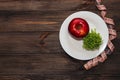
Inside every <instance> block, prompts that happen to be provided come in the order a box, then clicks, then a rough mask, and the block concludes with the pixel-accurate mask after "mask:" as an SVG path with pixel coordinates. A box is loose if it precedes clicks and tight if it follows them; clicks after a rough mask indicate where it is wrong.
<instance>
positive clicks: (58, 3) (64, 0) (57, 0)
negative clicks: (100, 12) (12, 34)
mask: <svg viewBox="0 0 120 80" xmlns="http://www.w3.org/2000/svg"><path fill="white" fill-rule="evenodd" d="M93 3H94V1H89V2H87V1H83V0H74V1H72V0H51V1H49V0H25V1H23V0H1V1H0V10H15V11H31V10H32V11H33V10H38V11H49V10H54V11H55V10H75V9H83V8H84V7H83V5H85V4H87V5H85V6H88V5H90V4H93ZM6 5H7V6H6Z"/></svg>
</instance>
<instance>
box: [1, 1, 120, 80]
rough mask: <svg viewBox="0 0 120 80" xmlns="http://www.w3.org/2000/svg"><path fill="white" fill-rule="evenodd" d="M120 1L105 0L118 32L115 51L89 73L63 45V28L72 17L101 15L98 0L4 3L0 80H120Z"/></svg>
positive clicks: (109, 15) (104, 2)
mask: <svg viewBox="0 0 120 80" xmlns="http://www.w3.org/2000/svg"><path fill="white" fill-rule="evenodd" d="M119 3H120V0H104V1H103V4H104V5H106V7H107V9H108V15H107V17H111V18H113V19H114V21H115V24H116V26H115V29H116V30H117V32H118V37H117V39H115V40H113V43H114V45H115V47H116V48H115V51H114V53H113V54H112V55H110V56H109V57H108V59H107V61H105V62H104V63H103V64H100V65H98V66H97V67H95V68H93V69H91V70H89V71H85V70H83V69H82V65H83V64H84V63H85V62H86V61H79V60H76V59H73V58H71V57H70V56H68V55H67V54H66V53H65V52H64V50H63V49H62V48H61V45H60V43H59V29H60V26H61V24H62V22H63V21H64V19H65V18H66V17H67V16H69V15H70V14H72V13H74V12H76V11H81V10H87V11H92V12H95V13H97V14H99V11H98V10H97V8H96V7H95V0H0V80H120V68H119V67H120V59H119V57H120V53H119V52H120V49H119V47H120V27H119V26H120V22H119V21H120V15H119V14H120V5H119Z"/></svg>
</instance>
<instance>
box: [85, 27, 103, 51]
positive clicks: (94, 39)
mask: <svg viewBox="0 0 120 80" xmlns="http://www.w3.org/2000/svg"><path fill="white" fill-rule="evenodd" d="M101 44H102V38H101V36H100V33H97V32H96V29H92V30H91V32H90V33H89V34H88V35H87V36H86V37H84V38H83V48H85V49H86V50H95V49H99V47H100V45H101Z"/></svg>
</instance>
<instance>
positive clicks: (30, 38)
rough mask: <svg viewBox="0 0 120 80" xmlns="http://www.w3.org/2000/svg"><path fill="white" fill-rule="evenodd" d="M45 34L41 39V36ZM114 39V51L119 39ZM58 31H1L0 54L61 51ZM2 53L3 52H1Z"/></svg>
mask: <svg viewBox="0 0 120 80" xmlns="http://www.w3.org/2000/svg"><path fill="white" fill-rule="evenodd" d="M44 35H45V36H46V37H45V38H43V39H42V37H41V36H44ZM119 36H120V34H119V33H118V38H117V39H116V40H114V41H113V42H114V44H115V46H116V49H115V50H116V51H119V47H117V46H119V44H120V42H119V40H120V37H119ZM61 52H64V51H63V49H62V48H61V46H60V41H59V32H36V33H34V32H33V33H9V34H8V33H1V34H0V54H2V55H4V54H19V53H20V54H22V53H24V54H27V53H38V54H39V53H61ZM3 53H4V54H3Z"/></svg>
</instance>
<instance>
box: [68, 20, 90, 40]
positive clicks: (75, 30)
mask: <svg viewBox="0 0 120 80" xmlns="http://www.w3.org/2000/svg"><path fill="white" fill-rule="evenodd" d="M68 31H69V33H70V34H71V35H73V36H74V37H76V38H83V37H85V36H86V35H87V34H88V32H89V25H88V23H87V22H86V21H85V20H84V19H82V18H74V19H73V20H72V21H71V22H70V24H69V26H68Z"/></svg>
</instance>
